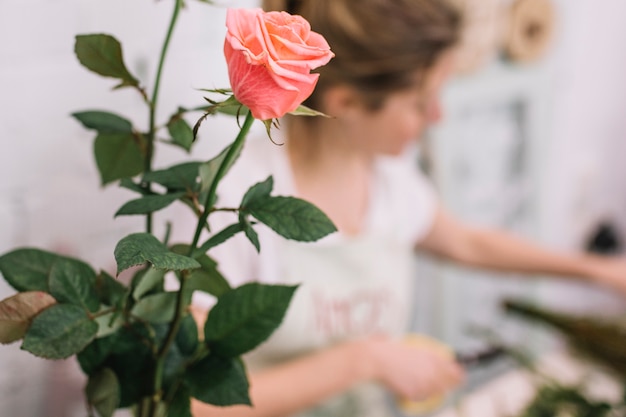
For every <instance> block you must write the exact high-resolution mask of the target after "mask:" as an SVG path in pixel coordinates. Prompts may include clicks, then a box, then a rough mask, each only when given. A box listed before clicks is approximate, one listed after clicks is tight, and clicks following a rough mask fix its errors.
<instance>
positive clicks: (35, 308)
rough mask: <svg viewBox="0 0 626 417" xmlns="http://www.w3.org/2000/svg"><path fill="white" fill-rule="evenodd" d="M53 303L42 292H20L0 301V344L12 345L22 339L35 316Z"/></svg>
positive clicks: (51, 299)
mask: <svg viewBox="0 0 626 417" xmlns="http://www.w3.org/2000/svg"><path fill="white" fill-rule="evenodd" d="M55 303H56V300H55V299H54V298H53V297H52V296H51V295H50V294H47V293H45V292H43V291H29V292H21V293H18V294H16V295H14V296H13V297H9V298H7V299H5V300H2V301H0V343H4V344H6V343H12V342H15V341H16V340H19V339H21V338H22V337H24V334H26V330H28V327H29V326H30V323H31V321H32V320H33V319H34V318H35V316H36V315H37V314H39V313H41V312H42V311H43V310H45V309H46V308H48V307H50V306H51V305H53V304H55Z"/></svg>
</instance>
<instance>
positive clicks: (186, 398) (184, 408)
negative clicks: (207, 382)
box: [166, 384, 192, 417]
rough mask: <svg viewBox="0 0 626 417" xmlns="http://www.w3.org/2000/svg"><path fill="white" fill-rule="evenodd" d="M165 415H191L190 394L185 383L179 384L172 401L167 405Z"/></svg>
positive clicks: (168, 416) (170, 416) (183, 416)
mask: <svg viewBox="0 0 626 417" xmlns="http://www.w3.org/2000/svg"><path fill="white" fill-rule="evenodd" d="M166 417H192V414H191V394H190V392H189V388H187V386H186V385H184V384H183V385H181V386H180V387H179V388H178V390H176V394H174V398H173V399H172V402H171V403H170V404H169V406H168V407H167V416H166Z"/></svg>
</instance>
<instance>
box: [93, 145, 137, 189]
mask: <svg viewBox="0 0 626 417" xmlns="http://www.w3.org/2000/svg"><path fill="white" fill-rule="evenodd" d="M143 140H144V139H143V137H141V136H137V135H135V134H133V133H99V134H98V136H97V137H96V141H95V143H94V153H95V155H96V164H97V165H98V170H99V172H100V179H101V181H102V185H107V184H109V183H111V182H113V181H115V180H119V179H122V178H126V177H134V176H135V175H138V174H140V173H141V172H142V171H143V167H144V164H145V155H144V151H143V149H142V148H143Z"/></svg>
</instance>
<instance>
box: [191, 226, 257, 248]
mask: <svg viewBox="0 0 626 417" xmlns="http://www.w3.org/2000/svg"><path fill="white" fill-rule="evenodd" d="M244 227H245V226H244V225H243V224H242V223H241V222H239V223H235V224H231V225H230V226H227V227H225V228H224V229H223V230H220V231H219V232H218V233H216V234H214V235H213V236H211V237H210V238H209V239H208V240H207V241H206V242H204V243H203V244H202V245H201V246H200V247H199V248H198V251H199V252H207V251H208V250H209V249H211V248H212V247H215V246H217V245H220V244H222V243H224V242H226V241H227V240H228V239H230V238H231V237H233V236H234V235H236V234H237V233H239V232H242V231H243V230H244Z"/></svg>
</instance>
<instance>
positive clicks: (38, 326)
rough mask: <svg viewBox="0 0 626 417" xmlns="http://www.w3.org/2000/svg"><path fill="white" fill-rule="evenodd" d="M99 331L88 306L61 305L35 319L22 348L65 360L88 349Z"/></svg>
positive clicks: (45, 311) (51, 308) (47, 310)
mask: <svg viewBox="0 0 626 417" xmlns="http://www.w3.org/2000/svg"><path fill="white" fill-rule="evenodd" d="M97 332H98V325H97V324H96V322H94V321H93V320H91V319H90V318H89V317H88V316H87V313H86V312H85V310H84V309H82V308H81V307H78V306H75V305H71V304H57V305H54V306H52V307H50V308H48V309H46V310H44V311H43V312H42V313H41V314H39V315H38V316H37V317H35V319H34V320H33V323H32V325H31V326H30V328H29V329H28V332H27V333H26V336H25V337H24V343H23V344H22V349H24V350H26V351H28V352H30V353H32V354H33V355H35V356H39V357H42V358H47V359H65V358H67V357H69V356H71V355H74V354H76V353H78V352H80V351H81V350H83V349H84V348H85V346H87V345H88V344H89V343H90V342H91V341H92V340H93V339H94V338H95V337H96V333H97Z"/></svg>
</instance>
